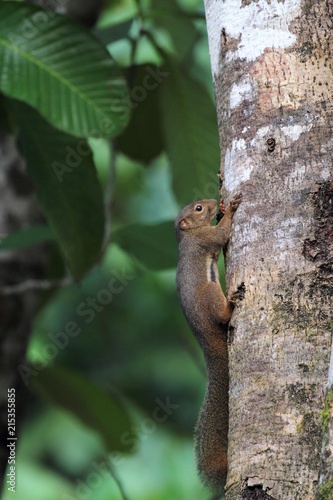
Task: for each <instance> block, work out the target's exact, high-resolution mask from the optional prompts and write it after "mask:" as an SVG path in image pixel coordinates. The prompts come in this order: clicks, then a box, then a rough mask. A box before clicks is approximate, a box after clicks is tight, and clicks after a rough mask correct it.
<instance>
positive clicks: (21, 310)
mask: <svg viewBox="0 0 333 500" xmlns="http://www.w3.org/2000/svg"><path fill="white" fill-rule="evenodd" d="M40 222H41V216H40V213H39V210H38V208H37V203H36V198H35V195H34V191H33V186H32V183H31V180H30V179H29V178H28V177H27V175H26V173H25V171H24V164H23V161H22V159H21V158H20V156H19V154H18V153H17V150H16V148H15V144H14V140H13V138H12V137H10V136H8V135H6V134H3V133H0V239H1V240H2V239H3V238H4V237H6V236H7V235H8V234H9V233H12V232H14V231H16V230H18V229H21V228H22V227H25V226H29V225H33V224H35V223H40ZM45 250H46V249H45V247H43V246H39V247H38V248H34V249H33V250H29V251H27V250H26V251H20V252H1V253H0V380H1V385H0V436H1V443H3V445H4V446H2V447H1V452H0V486H1V480H2V478H3V476H4V474H5V471H6V467H7V463H8V456H9V448H7V446H6V445H7V443H8V441H7V437H9V434H8V423H7V419H8V418H9V417H12V416H13V415H12V409H13V407H11V412H10V415H9V414H8V411H7V403H8V399H9V396H10V398H11V400H12V399H13V389H14V390H15V410H16V412H15V424H13V425H11V427H13V428H15V433H14V435H13V437H16V436H17V432H18V430H19V427H20V423H21V419H22V416H23V412H24V406H25V402H26V400H27V393H26V387H25V384H24V382H23V380H22V379H21V377H20V375H19V372H18V370H17V367H18V366H19V365H20V364H25V363H24V360H25V353H26V349H27V345H28V341H29V336H30V330H31V322H32V320H33V318H34V316H35V314H36V311H37V308H38V300H37V299H38V296H37V294H36V293H33V292H31V291H29V292H27V293H24V294H19V295H8V296H7V295H3V293H2V292H3V289H4V288H5V287H6V286H8V285H13V284H15V283H21V282H24V281H25V280H28V279H40V278H41V277H42V276H43V274H44V267H45V264H46V252H45ZM8 391H10V392H8ZM13 404H14V403H13ZM10 432H13V431H10ZM11 442H12V441H11Z"/></svg>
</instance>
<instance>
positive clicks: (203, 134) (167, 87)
mask: <svg viewBox="0 0 333 500" xmlns="http://www.w3.org/2000/svg"><path fill="white" fill-rule="evenodd" d="M166 70H167V71H168V72H169V73H170V75H169V76H168V78H166V79H165V82H163V85H161V86H160V87H159V95H160V104H161V110H162V113H161V116H162V125H163V129H164V135H165V139H166V146H167V152H168V155H169V158H170V161H171V167H172V173H173V188H174V191H175V194H176V196H177V199H178V200H179V202H180V203H181V204H187V203H190V202H191V201H195V200H196V199H200V198H212V197H215V196H217V195H218V181H217V176H216V173H217V171H218V169H219V158H220V152H219V143H218V132H217V123H216V111H215V108H214V106H213V103H212V101H211V98H210V97H209V95H208V93H207V91H206V89H205V88H204V87H202V85H200V84H199V83H198V82H197V81H195V80H193V79H192V78H190V77H189V76H187V75H185V74H182V73H181V72H180V71H179V69H178V68H177V67H176V66H174V65H169V66H167V67H166Z"/></svg>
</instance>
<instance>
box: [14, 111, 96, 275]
mask: <svg viewBox="0 0 333 500" xmlns="http://www.w3.org/2000/svg"><path fill="white" fill-rule="evenodd" d="M13 109H14V112H15V117H16V123H17V125H18V140H19V147H20V150H21V152H22V153H23V156H24V157H25V159H26V161H27V166H28V171H29V173H30V175H31V177H32V178H33V180H34V184H35V187H36V191H37V196H38V200H39V202H40V204H41V207H42V209H43V210H44V212H45V214H46V215H47V218H48V220H49V223H50V226H51V227H52V229H53V231H54V234H55V236H56V238H57V241H58V243H59V245H60V248H61V250H62V252H63V254H64V256H65V259H66V261H67V263H68V266H69V269H70V271H71V273H72V274H73V276H74V277H75V278H76V279H79V278H80V277H82V276H83V275H84V274H85V272H86V271H87V270H89V269H90V267H91V266H92V265H93V264H94V263H95V262H96V260H97V258H98V256H99V254H100V251H101V246H102V242H103V236H104V209H103V196H102V190H101V187H100V184H99V182H98V179H97V175H96V171H95V166H94V163H93V157H92V153H91V150H90V147H89V145H88V143H87V141H86V140H85V139H77V138H75V137H73V136H70V135H67V134H64V133H63V132H60V131H59V130H56V129H54V128H53V127H52V126H51V125H49V124H48V123H47V122H46V121H45V120H44V119H43V118H42V117H41V116H40V115H39V114H38V113H37V112H36V111H34V110H33V109H32V108H30V107H29V106H27V105H26V104H23V103H19V102H16V103H13Z"/></svg>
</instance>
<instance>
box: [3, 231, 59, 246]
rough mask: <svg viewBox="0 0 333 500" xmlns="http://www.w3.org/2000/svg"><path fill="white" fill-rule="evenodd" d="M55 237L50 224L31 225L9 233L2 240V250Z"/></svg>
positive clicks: (34, 243)
mask: <svg viewBox="0 0 333 500" xmlns="http://www.w3.org/2000/svg"><path fill="white" fill-rule="evenodd" d="M53 239H54V235H53V233H52V231H51V229H50V228H49V226H42V225H40V226H31V227H27V228H24V229H21V230H19V231H16V232H15V233H12V234H9V235H8V236H7V238H5V239H4V240H2V241H1V242H0V251H3V250H14V249H15V250H18V249H21V248H27V247H31V246H33V245H38V244H39V243H44V242H45V241H50V240H53Z"/></svg>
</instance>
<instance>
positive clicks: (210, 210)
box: [175, 194, 245, 493]
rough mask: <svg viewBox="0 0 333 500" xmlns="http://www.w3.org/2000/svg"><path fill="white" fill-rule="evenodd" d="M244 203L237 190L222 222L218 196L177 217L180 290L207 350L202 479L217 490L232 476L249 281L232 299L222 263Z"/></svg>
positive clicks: (199, 431) (200, 427)
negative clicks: (235, 377)
mask: <svg viewBox="0 0 333 500" xmlns="http://www.w3.org/2000/svg"><path fill="white" fill-rule="evenodd" d="M240 202H241V194H238V195H236V196H235V197H234V198H233V199H232V200H231V203H230V205H229V207H228V208H227V209H225V207H224V205H223V204H221V205H220V210H221V211H222V218H221V220H220V221H219V222H218V224H217V225H216V226H211V225H210V224H211V221H212V219H213V218H214V217H215V215H216V200H214V199H212V200H210V199H209V200H201V201H197V202H195V203H192V204H191V205H187V206H186V207H185V208H184V209H183V210H182V211H181V212H180V214H179V215H178V217H177V219H176V221H175V231H176V238H177V242H178V254H179V261H178V267H177V275H176V282H177V292H178V296H179V299H180V304H181V307H182V310H183V313H184V316H185V318H186V320H187V322H188V324H189V326H190V328H191V330H192V332H193V333H194V335H195V337H196V339H197V341H198V342H199V345H200V346H201V348H202V349H203V352H204V357H205V363H206V369H207V378H208V384H207V390H206V395H205V399H204V403H203V406H202V409H201V411H200V414H199V419H198V422H197V425H196V429H195V451H196V457H197V468H198V471H199V476H200V478H201V479H202V481H203V482H204V483H205V484H206V485H207V486H208V487H210V488H211V489H212V490H214V491H215V492H217V493H221V492H222V491H223V490H224V486H225V483H226V477H227V445H228V390H229V373H228V345H227V337H228V323H229V321H230V318H231V314H232V311H233V309H234V307H235V303H236V301H237V300H242V299H243V297H244V291H245V287H244V283H242V284H241V285H240V286H239V287H238V289H237V291H236V292H234V293H233V294H231V296H230V297H228V298H226V297H225V295H224V294H223V292H222V289H221V285H220V281H219V273H218V268H217V261H218V257H219V255H220V253H221V250H222V249H223V248H224V247H225V246H226V244H227V242H228V240H229V237H230V232H231V223H232V218H233V215H234V213H235V211H236V210H237V207H238V206H239V204H240Z"/></svg>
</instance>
